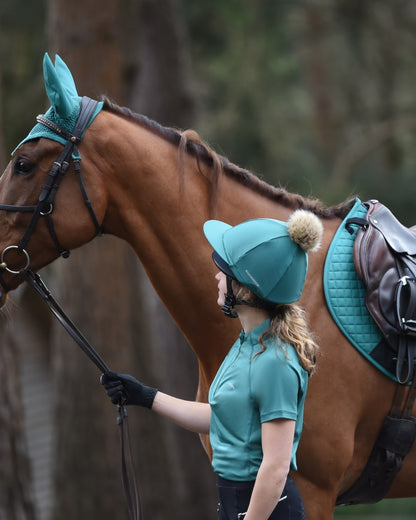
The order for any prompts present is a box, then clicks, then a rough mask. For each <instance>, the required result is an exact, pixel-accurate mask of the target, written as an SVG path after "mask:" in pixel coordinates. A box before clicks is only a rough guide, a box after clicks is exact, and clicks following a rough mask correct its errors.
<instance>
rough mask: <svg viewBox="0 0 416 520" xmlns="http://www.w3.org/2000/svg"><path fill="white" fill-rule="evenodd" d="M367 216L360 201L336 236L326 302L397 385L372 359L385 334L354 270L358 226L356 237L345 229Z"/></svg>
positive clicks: (343, 327) (326, 282) (327, 273)
mask: <svg viewBox="0 0 416 520" xmlns="http://www.w3.org/2000/svg"><path fill="white" fill-rule="evenodd" d="M366 213H367V208H366V207H365V206H364V205H363V204H362V202H361V201H360V200H359V199H357V201H356V203H355V205H354V206H353V208H352V209H351V211H350V213H349V214H348V215H347V217H346V218H345V219H344V221H343V222H342V224H341V225H340V226H339V228H338V230H337V232H336V233H335V236H334V238H333V240H332V242H331V245H330V246H329V250H328V254H327V257H326V260H325V267H324V277H323V283H324V292H325V298H326V302H327V305H328V309H329V311H330V313H331V316H332V318H333V319H334V321H335V323H336V324H337V325H338V327H339V329H340V330H341V332H342V333H343V334H344V336H345V337H346V338H347V339H348V341H349V342H350V343H351V344H352V345H353V346H354V347H355V348H356V349H357V350H358V351H359V352H360V353H361V354H362V355H363V356H365V357H366V358H367V359H368V361H370V362H371V363H372V364H373V365H375V366H376V367H377V368H378V369H379V370H381V371H382V372H383V373H384V374H385V375H387V376H388V377H390V378H391V379H393V380H394V381H397V379H396V377H395V375H394V374H392V373H391V372H389V371H388V370H387V369H386V368H384V367H383V366H382V365H381V364H380V363H378V362H377V361H376V360H375V359H374V358H373V357H372V356H371V353H372V351H373V350H374V349H375V347H377V346H378V344H379V343H380V341H381V340H382V334H381V332H380V330H379V329H378V327H377V325H376V324H375V322H374V321H373V319H372V318H371V316H370V314H369V313H368V311H367V307H366V305H365V299H364V298H365V288H364V285H363V283H362V281H361V280H360V278H359V276H358V274H357V271H356V269H355V266H354V259H353V246H354V240H355V235H356V234H357V230H358V226H353V229H354V232H353V234H350V233H349V231H348V230H347V229H346V227H345V223H346V221H347V220H348V219H349V218H351V217H359V218H364V217H365V214H366Z"/></svg>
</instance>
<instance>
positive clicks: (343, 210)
mask: <svg viewBox="0 0 416 520" xmlns="http://www.w3.org/2000/svg"><path fill="white" fill-rule="evenodd" d="M103 101H104V106H103V110H107V111H109V112H112V113H114V114H116V115H119V116H121V117H123V118H125V119H127V120H129V121H132V122H134V123H136V124H139V125H142V126H144V127H146V128H148V129H149V130H150V131H152V132H153V133H155V134H157V135H159V136H161V137H162V138H164V139H166V140H167V141H169V142H171V143H173V144H174V145H176V146H178V148H179V154H180V157H181V165H182V167H181V175H182V180H181V182H182V186H183V185H184V180H185V157H184V154H185V153H189V154H191V155H192V156H194V157H195V159H196V161H197V164H198V169H199V171H200V172H201V173H202V168H201V162H204V163H205V164H207V165H209V166H210V167H211V171H210V181H211V184H212V190H211V200H210V207H211V211H212V212H214V210H215V205H216V200H217V194H218V181H219V178H220V175H221V174H225V175H228V176H230V177H232V178H233V179H235V180H236V181H237V182H239V183H240V184H243V185H244V186H246V187H247V188H249V189H251V190H253V191H255V192H256V193H259V194H260V195H262V196H264V197H266V198H268V199H271V200H274V201H275V202H276V203H278V204H281V205H283V206H285V207H287V208H292V209H294V210H295V209H305V210H308V211H311V212H313V213H315V214H316V215H317V216H319V217H321V218H324V219H331V218H341V219H343V218H344V217H345V216H346V215H347V214H348V212H349V211H350V209H351V207H352V205H353V204H354V199H349V200H347V201H346V202H342V203H341V204H338V205H336V206H331V207H328V208H326V207H325V206H324V205H323V204H322V202H321V201H320V200H319V199H311V198H306V197H303V196H301V195H299V194H297V193H290V192H288V191H287V190H285V189H284V188H276V187H274V186H272V185H270V184H268V183H266V182H264V181H263V180H261V179H260V178H259V177H257V176H256V175H255V174H254V173H252V172H250V171H248V170H245V169H243V168H240V167H239V166H236V165H235V164H233V163H231V162H229V161H228V159H227V158H225V157H223V156H221V155H219V154H217V153H216V152H215V151H214V150H213V149H212V148H211V147H210V146H209V145H208V144H207V143H206V142H204V141H203V140H202V139H201V138H200V136H199V134H198V133H197V132H196V131H195V130H185V131H183V132H180V131H179V130H176V129H174V128H169V127H165V126H163V125H161V124H160V123H158V122H156V121H154V120H152V119H150V118H148V117H147V116H144V115H142V114H137V113H134V112H132V111H131V110H130V109H129V108H126V107H120V106H119V105H117V104H115V103H113V102H112V101H110V100H109V99H108V98H105V97H104V98H103Z"/></svg>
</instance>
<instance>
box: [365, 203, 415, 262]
mask: <svg viewBox="0 0 416 520" xmlns="http://www.w3.org/2000/svg"><path fill="white" fill-rule="evenodd" d="M370 211H371V210H370ZM368 219H369V220H370V222H371V224H372V225H373V226H374V227H375V228H376V229H378V230H379V231H380V233H382V235H383V237H384V239H385V240H386V242H387V243H388V245H389V246H390V247H391V248H392V249H393V250H394V251H396V253H400V254H403V253H407V254H409V255H410V256H413V255H416V230H415V229H414V228H410V229H409V228H407V227H405V226H403V224H401V223H400V222H399V221H398V220H397V218H396V217H395V216H394V215H393V213H392V212H391V211H390V210H389V209H388V208H386V206H383V205H382V204H380V203H377V204H375V206H374V211H373V212H372V213H371V215H369V218H368Z"/></svg>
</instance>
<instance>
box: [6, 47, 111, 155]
mask: <svg viewBox="0 0 416 520" xmlns="http://www.w3.org/2000/svg"><path fill="white" fill-rule="evenodd" d="M43 76H44V79H45V89H46V94H47V95H48V98H49V101H50V103H51V106H50V108H49V110H48V111H47V112H46V114H45V115H44V117H46V118H47V119H49V120H50V121H52V122H53V123H55V124H57V125H59V126H60V127H62V128H64V129H65V130H67V131H68V132H70V133H72V131H73V129H74V127H75V123H76V122H77V119H78V116H79V112H80V109H81V99H82V98H81V97H80V96H78V92H77V88H76V86H75V82H74V79H73V77H72V74H71V71H70V70H69V69H68V67H67V65H66V64H65V62H64V61H63V60H62V59H61V58H60V57H59V56H58V55H56V57H55V66H54V65H53V63H52V61H51V59H50V58H49V55H48V54H47V53H46V54H45V57H44V59H43ZM102 107H103V102H100V103H98V105H97V108H96V110H95V112H94V114H93V115H92V117H91V120H90V122H89V123H88V126H89V125H90V124H91V123H92V122H93V121H94V118H95V116H96V115H97V114H98V113H99V112H100V110H101V109H102ZM39 137H45V138H46V139H52V140H53V141H58V143H61V144H63V145H65V144H66V140H65V139H64V138H63V137H60V136H59V135H57V134H56V133H55V132H53V131H52V130H49V128H47V127H46V126H45V125H42V124H40V123H38V124H36V125H35V126H34V127H33V128H32V130H31V131H30V133H29V135H28V136H27V137H26V138H25V139H23V141H22V142H21V143H20V144H19V145H18V146H17V147H16V149H17V148H19V146H21V145H22V144H23V143H25V142H26V141H30V140H31V139H38V138H39ZM14 151H15V150H14ZM14 151H13V153H14Z"/></svg>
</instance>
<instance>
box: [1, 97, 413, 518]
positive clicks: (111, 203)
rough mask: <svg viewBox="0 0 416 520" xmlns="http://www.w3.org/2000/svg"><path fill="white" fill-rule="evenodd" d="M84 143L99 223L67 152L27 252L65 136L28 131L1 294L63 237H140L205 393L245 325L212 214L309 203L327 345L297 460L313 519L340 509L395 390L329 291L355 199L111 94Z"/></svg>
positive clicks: (8, 174) (7, 181) (8, 214)
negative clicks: (227, 153)
mask: <svg viewBox="0 0 416 520" xmlns="http://www.w3.org/2000/svg"><path fill="white" fill-rule="evenodd" d="M77 146H78V150H79V154H80V156H81V158H82V161H81V164H82V175H83V186H84V187H85V192H86V193H87V194H88V200H89V201H90V202H91V207H92V208H93V213H94V217H95V219H96V223H95V222H94V221H93V219H92V218H91V212H90V211H88V208H86V205H85V197H84V196H83V195H82V193H81V191H82V190H80V187H79V185H78V181H77V175H76V172H75V171H74V163H73V161H70V164H68V171H67V172H66V174H65V175H64V176H63V177H62V180H61V183H60V186H59V189H57V191H56V194H55V198H54V202H53V208H52V206H51V208H50V209H51V211H52V209H53V215H52V219H53V234H54V235H55V238H54V237H53V236H52V233H51V229H50V227H49V226H48V225H47V222H46V220H45V219H43V218H42V216H43V213H47V212H43V213H42V216H41V217H40V218H39V220H38V221H37V222H36V225H35V226H32V227H33V229H32V230H31V231H32V232H31V235H30V237H29V239H28V240H27V243H25V247H24V254H22V249H19V247H18V246H16V245H17V244H19V243H20V241H21V239H22V236H24V234H25V231H26V230H27V228H28V225H29V223H30V222H31V215H30V213H29V211H17V209H18V208H19V207H20V208H22V207H31V208H33V207H34V205H36V204H37V201H38V198H39V194H40V193H42V192H43V191H42V190H43V188H44V185H45V182H47V179H48V175H49V172H50V171H51V170H52V169H53V167H54V163H56V160H57V157H58V156H59V155H60V154H61V152H62V148H63V146H62V144H60V143H59V142H57V141H56V140H53V139H48V138H44V137H37V138H33V139H29V140H26V141H24V142H23V143H22V144H21V145H20V146H18V148H17V149H16V150H15V152H14V153H13V156H12V159H11V161H10V163H9V164H8V166H7V167H6V169H5V171H4V174H3V176H2V177H1V180H0V203H1V206H0V230H1V233H0V253H1V261H2V265H1V266H0V268H1V269H2V276H1V278H2V284H3V289H2V295H1V304H2V305H3V304H4V303H5V301H6V298H7V294H6V293H7V291H9V290H12V289H14V288H16V287H17V286H18V285H19V284H20V283H22V282H23V281H24V280H25V276H24V273H23V271H22V269H23V268H24V267H27V266H29V267H30V269H31V270H32V271H37V270H39V269H41V268H42V267H44V266H46V265H47V264H49V263H50V262H52V261H53V260H54V259H56V258H57V257H58V256H59V250H58V248H57V240H56V239H58V241H59V244H60V245H61V246H62V250H63V251H70V250H71V249H74V248H77V247H80V246H82V245H83V244H85V243H87V242H88V241H90V240H92V239H93V238H94V237H95V236H96V234H97V226H96V224H98V226H99V228H100V229H101V230H102V232H103V233H108V234H113V235H115V236H117V237H119V238H121V239H124V240H125V241H127V242H128V243H129V244H130V245H131V247H132V248H133V249H134V251H135V252H136V254H137V256H138V258H139V259H140V261H141V262H142V264H143V266H144V268H145V270H146V272H147V274H148V276H149V278H150V280H151V282H152V284H153V286H154V287H155V289H156V291H157V293H158V294H159V296H160V297H161V299H162V301H163V302H164V304H165V305H166V307H167V309H168V310H169V312H170V314H171V315H172V317H173V318H174V320H175V321H176V323H177V324H178V326H179V328H180V329H181V330H182V332H183V333H184V335H185V337H186V339H187V340H188V342H189V344H190V345H191V347H192V349H193V350H194V352H195V354H196V356H197V359H198V363H199V386H198V390H197V399H199V400H206V398H207V393H208V388H209V385H210V382H211V381H212V379H213V377H214V375H215V373H216V371H217V369H218V367H219V365H220V363H221V361H222V359H223V357H224V355H225V353H226V352H227V350H228V348H229V347H230V345H231V344H232V343H233V342H234V339H235V337H236V336H237V335H238V332H239V330H237V329H236V326H237V325H236V324H235V323H234V321H233V320H229V319H228V318H226V317H224V316H223V315H222V313H221V312H220V311H219V308H218V307H217V304H216V299H217V298H216V292H217V288H216V282H215V279H214V275H215V267H214V264H213V262H212V260H211V252H212V251H211V248H210V246H209V244H208V243H207V241H206V240H205V238H204V235H203V232H202V226H203V223H204V222H205V221H206V220H207V219H209V218H218V219H221V220H223V221H225V222H227V223H229V224H231V225H235V224H237V223H239V222H241V221H244V220H247V219H249V218H260V217H270V218H275V219H279V220H287V219H288V217H289V216H290V214H291V213H292V212H293V211H294V210H296V209H299V208H302V209H307V210H310V211H312V212H314V213H315V214H316V215H317V216H318V217H319V218H320V219H321V220H322V222H323V225H324V237H323V241H322V247H321V249H320V250H319V251H318V252H315V253H312V254H310V258H309V269H308V275H307V280H306V284H305V288H304V292H303V296H302V299H301V302H300V303H301V305H302V306H303V307H304V308H305V309H306V311H307V313H308V317H309V321H310V324H311V328H312V330H313V332H314V333H315V334H316V336H317V338H318V340H319V343H320V347H321V349H320V355H319V360H318V370H317V372H316V374H315V375H313V377H312V378H311V380H310V387H309V391H308V396H307V401H306V406H305V417H304V430H303V434H302V438H301V442H300V446H299V451H298V466H299V468H298V471H297V472H296V473H295V474H294V475H293V478H294V479H295V481H296V483H297V484H298V486H299V488H300V491H301V495H302V497H303V499H304V502H305V506H306V511H307V517H308V519H310V520H330V519H331V518H332V514H333V510H334V507H335V503H336V499H337V496H338V495H339V494H341V493H342V492H344V491H345V490H346V489H348V488H349V487H350V486H351V485H352V484H353V483H354V482H355V480H356V479H357V478H358V477H359V475H360V474H361V472H362V470H363V468H364V466H365V463H366V461H367V459H368V457H369V454H370V452H371V450H372V447H373V444H374V441H375V439H376V437H377V434H378V431H379V429H380V426H381V424H382V422H383V420H384V418H385V416H386V415H387V413H388V410H389V408H390V406H391V403H392V400H393V394H394V389H395V385H394V383H393V382H392V381H391V380H389V379H388V378H387V377H386V376H384V375H383V374H382V373H381V372H379V371H378V370H377V369H375V368H374V367H373V366H372V365H370V364H369V363H368V362H367V361H366V360H365V359H364V357H362V356H361V355H360V354H359V353H358V352H357V351H356V350H355V349H354V348H353V347H352V346H351V345H350V344H349V343H348V341H347V339H346V338H345V337H344V336H343V334H342V333H341V332H340V330H339V329H338V328H337V326H336V325H335V323H334V322H333V320H332V318H331V316H330V314H329V312H328V309H327V306H326V303H325V297H324V292H323V286H322V277H323V266H324V261H325V256H326V253H327V250H328V247H329V245H330V243H331V240H332V238H333V236H334V234H335V232H336V230H337V228H338V227H339V225H340V223H341V221H342V219H343V218H344V217H345V216H346V215H347V213H348V212H349V210H350V208H351V202H344V203H341V204H339V205H337V206H333V207H329V208H325V207H324V206H323V205H322V204H321V203H320V202H319V201H317V200H311V199H308V198H305V197H302V196H300V195H298V194H293V193H289V192H287V191H286V190H284V189H280V188H275V187H272V186H271V185H269V184H267V183H265V182H263V181H261V180H260V179H259V178H258V177H257V176H255V175H254V174H253V173H251V172H249V171H247V170H244V169H242V168H240V167H238V166H236V165H234V164H232V163H230V162H229V161H228V160H227V159H225V158H224V157H222V156H219V155H218V154H216V153H215V152H214V151H213V150H212V149H211V148H210V147H209V146H208V145H206V144H205V143H204V142H203V141H201V140H200V138H199V137H198V135H197V134H196V133H195V132H193V131H185V132H180V131H178V130H174V129H170V128H166V127H163V126H161V125H159V124H158V123H156V122H154V121H151V120H149V119H147V118H146V117H145V116H142V115H138V114H133V113H132V112H131V111H130V110H128V109H125V108H121V107H119V106H117V105H115V104H114V103H112V102H110V101H109V100H107V99H105V100H104V104H103V106H102V109H101V110H100V111H99V113H98V114H97V115H96V116H95V118H94V119H93V121H92V123H91V124H90V126H89V127H88V129H87V130H86V131H85V134H84V136H83V139H82V141H81V142H79V144H78V145H77ZM13 208H16V211H13ZM10 246H11V249H10ZM7 248H9V249H7ZM6 267H7V269H6ZM412 496H416V448H415V447H414V448H413V450H412V451H411V453H410V454H409V455H408V456H407V457H406V459H405V461H404V464H403V468H402V470H401V471H400V473H399V474H398V476H397V477H396V479H395V481H394V482H393V485H392V487H391V489H390V492H389V494H388V497H391V498H394V497H412Z"/></svg>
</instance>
